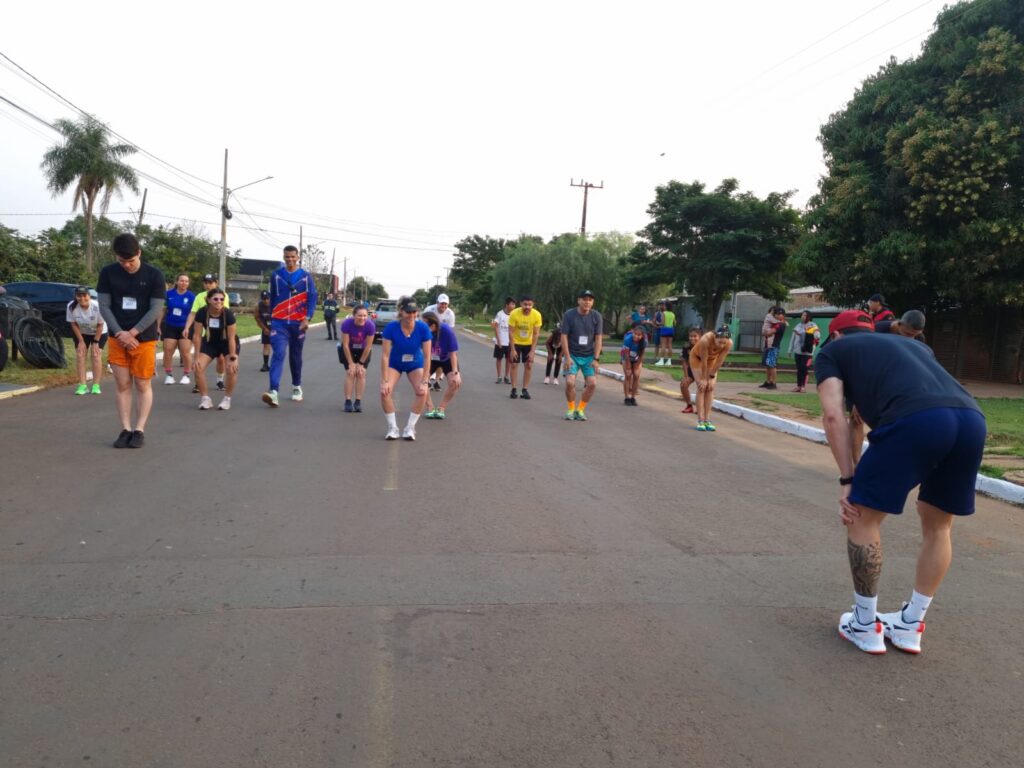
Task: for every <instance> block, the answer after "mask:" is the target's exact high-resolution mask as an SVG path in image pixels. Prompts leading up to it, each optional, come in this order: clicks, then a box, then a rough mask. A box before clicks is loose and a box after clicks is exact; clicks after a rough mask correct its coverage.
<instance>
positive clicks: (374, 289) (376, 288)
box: [348, 275, 388, 302]
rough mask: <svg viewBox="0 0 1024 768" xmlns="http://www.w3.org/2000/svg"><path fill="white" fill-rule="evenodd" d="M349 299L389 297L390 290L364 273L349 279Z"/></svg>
mask: <svg viewBox="0 0 1024 768" xmlns="http://www.w3.org/2000/svg"><path fill="white" fill-rule="evenodd" d="M348 298H349V301H369V302H373V301H375V300H377V299H386V298H388V292H387V291H386V290H384V286H383V285H381V284H380V283H372V282H370V281H369V280H367V279H366V278H365V277H363V276H362V275H357V276H356V277H353V278H352V279H351V280H349V281H348Z"/></svg>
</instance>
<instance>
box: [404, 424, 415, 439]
mask: <svg viewBox="0 0 1024 768" xmlns="http://www.w3.org/2000/svg"><path fill="white" fill-rule="evenodd" d="M402 439H403V440H415V439H416V428H415V427H410V426H406V428H405V429H403V430H402Z"/></svg>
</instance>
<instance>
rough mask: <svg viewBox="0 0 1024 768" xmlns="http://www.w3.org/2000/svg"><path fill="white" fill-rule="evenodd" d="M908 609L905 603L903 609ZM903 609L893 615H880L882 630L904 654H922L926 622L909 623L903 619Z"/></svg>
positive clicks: (894, 646) (893, 645)
mask: <svg viewBox="0 0 1024 768" xmlns="http://www.w3.org/2000/svg"><path fill="white" fill-rule="evenodd" d="M906 607H907V604H906V603H904V604H903V608H906ZM903 608H901V609H900V610H898V611H893V612H892V613H880V614H878V620H879V621H880V622H882V629H883V631H884V633H885V636H886V637H888V638H889V642H891V643H892V647H893V648H899V649H900V650H901V651H903V652H904V653H920V652H921V635H923V634H924V622H923V621H907V620H906V619H904V618H903Z"/></svg>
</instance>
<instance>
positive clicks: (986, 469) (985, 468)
mask: <svg viewBox="0 0 1024 768" xmlns="http://www.w3.org/2000/svg"><path fill="white" fill-rule="evenodd" d="M978 471H979V472H980V473H981V474H983V475H987V476H988V477H994V478H995V479H996V480H1002V479H1003V476H1004V475H1005V474H1006V470H1005V469H1002V468H1000V467H993V466H992V465H991V464H982V465H981V466H980V467H979V468H978Z"/></svg>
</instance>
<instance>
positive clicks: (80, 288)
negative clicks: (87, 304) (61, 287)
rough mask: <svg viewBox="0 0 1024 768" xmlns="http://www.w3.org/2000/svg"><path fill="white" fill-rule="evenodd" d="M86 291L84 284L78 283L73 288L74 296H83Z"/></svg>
mask: <svg viewBox="0 0 1024 768" xmlns="http://www.w3.org/2000/svg"><path fill="white" fill-rule="evenodd" d="M88 293H89V289H88V287H86V286H84V285H80V286H78V287H77V288H75V296H85V295H86V294H88Z"/></svg>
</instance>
